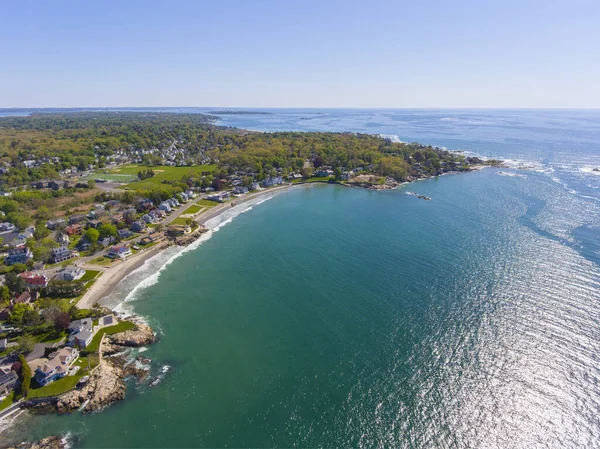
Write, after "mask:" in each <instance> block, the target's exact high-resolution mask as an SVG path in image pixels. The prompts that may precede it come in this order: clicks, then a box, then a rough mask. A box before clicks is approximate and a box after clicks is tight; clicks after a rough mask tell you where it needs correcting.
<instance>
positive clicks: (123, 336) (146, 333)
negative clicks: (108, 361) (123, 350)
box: [103, 323, 156, 354]
mask: <svg viewBox="0 0 600 449" xmlns="http://www.w3.org/2000/svg"><path fill="white" fill-rule="evenodd" d="M136 326H137V327H136V329H134V330H130V331H125V332H120V333H118V334H114V335H110V336H108V338H107V340H108V344H109V345H110V347H109V346H107V348H106V349H103V353H104V354H107V350H108V349H110V350H114V346H123V347H127V348H138V347H140V346H147V345H151V344H152V343H154V342H155V341H156V336H155V335H154V332H153V331H152V329H151V328H150V327H149V326H146V325H145V324H142V323H137V325H136ZM112 353H114V352H112Z"/></svg>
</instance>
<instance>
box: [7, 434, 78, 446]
mask: <svg viewBox="0 0 600 449" xmlns="http://www.w3.org/2000/svg"><path fill="white" fill-rule="evenodd" d="M65 447H66V443H65V440H64V439H63V438H61V437H57V436H51V437H46V438H43V439H41V440H40V441H37V442H35V443H21V444H19V445H18V446H12V447H10V448H9V449H64V448H65Z"/></svg>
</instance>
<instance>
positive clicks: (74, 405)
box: [25, 361, 125, 413]
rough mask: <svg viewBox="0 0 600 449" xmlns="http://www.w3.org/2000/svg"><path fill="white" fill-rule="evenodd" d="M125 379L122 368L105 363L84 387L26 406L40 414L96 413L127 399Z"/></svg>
mask: <svg viewBox="0 0 600 449" xmlns="http://www.w3.org/2000/svg"><path fill="white" fill-rule="evenodd" d="M124 378H125V375H124V372H123V369H122V368H121V367H120V366H118V365H116V364H113V363H112V362H109V361H103V362H102V363H101V365H100V366H99V367H98V369H97V370H96V371H95V372H94V373H93V374H92V375H91V376H90V380H89V381H88V382H87V383H86V384H85V385H84V386H82V387H80V388H78V389H75V390H72V391H70V392H68V393H65V394H63V395H62V396H60V397H58V398H49V399H48V400H46V401H36V402H30V403H27V404H25V406H26V407H28V408H30V409H31V410H32V411H34V412H38V413H47V412H53V411H57V412H58V413H69V412H72V411H75V410H79V409H82V411H83V412H94V411H97V410H101V409H102V408H104V407H106V406H107V405H109V404H112V403H113V402H115V401H120V400H121V399H124V398H125V382H124Z"/></svg>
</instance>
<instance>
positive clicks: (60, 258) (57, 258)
mask: <svg viewBox="0 0 600 449" xmlns="http://www.w3.org/2000/svg"><path fill="white" fill-rule="evenodd" d="M72 258H73V252H72V251H71V250H70V249H69V248H67V247H66V246H64V245H63V246H59V247H58V248H52V251H51V252H50V261H51V263H61V262H64V261H65V260H69V259H72Z"/></svg>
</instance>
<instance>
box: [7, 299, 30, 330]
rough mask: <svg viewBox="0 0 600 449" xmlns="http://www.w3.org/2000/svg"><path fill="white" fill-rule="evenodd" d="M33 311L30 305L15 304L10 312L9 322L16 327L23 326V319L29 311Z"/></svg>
mask: <svg viewBox="0 0 600 449" xmlns="http://www.w3.org/2000/svg"><path fill="white" fill-rule="evenodd" d="M31 310H33V309H32V307H31V306H30V305H29V304H15V305H14V306H13V308H12V310H11V311H10V315H9V317H8V321H9V322H10V323H11V324H14V325H15V326H20V325H21V324H23V317H24V316H25V314H26V313H27V312H29V311H31Z"/></svg>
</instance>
